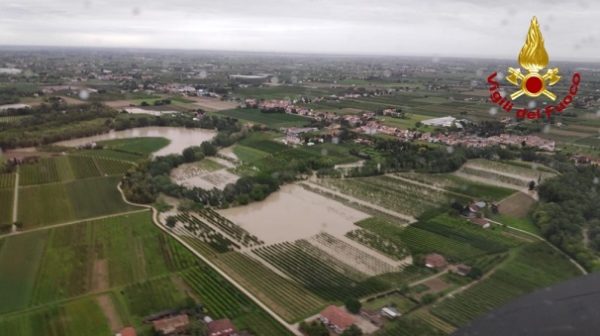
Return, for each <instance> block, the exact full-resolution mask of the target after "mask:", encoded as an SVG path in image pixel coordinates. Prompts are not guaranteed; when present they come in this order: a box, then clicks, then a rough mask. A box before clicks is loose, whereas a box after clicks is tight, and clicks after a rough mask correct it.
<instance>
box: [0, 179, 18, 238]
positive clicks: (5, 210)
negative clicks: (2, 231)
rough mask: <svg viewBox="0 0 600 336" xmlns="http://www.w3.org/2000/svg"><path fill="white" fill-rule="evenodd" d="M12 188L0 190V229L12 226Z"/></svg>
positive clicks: (13, 191)
mask: <svg viewBox="0 0 600 336" xmlns="http://www.w3.org/2000/svg"><path fill="white" fill-rule="evenodd" d="M14 193H15V190H14V188H0V228H1V227H2V226H3V225H9V224H12V219H13V218H12V212H13V198H14Z"/></svg>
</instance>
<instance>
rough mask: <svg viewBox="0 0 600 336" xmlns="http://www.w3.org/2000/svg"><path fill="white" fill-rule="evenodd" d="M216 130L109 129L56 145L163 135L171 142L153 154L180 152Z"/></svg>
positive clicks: (163, 128)
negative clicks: (107, 131)
mask: <svg viewBox="0 0 600 336" xmlns="http://www.w3.org/2000/svg"><path fill="white" fill-rule="evenodd" d="M216 134H217V132H216V131H213V130H207V129H201V128H184V127H154V126H153V127H139V128H132V129H128V130H123V131H111V132H109V133H104V134H99V135H94V136H89V137H85V138H77V139H71V140H65V141H60V142H57V143H56V145H59V146H68V147H77V146H83V145H86V144H89V143H92V142H98V141H102V140H112V139H125V138H137V137H163V138H166V139H169V140H170V141H171V142H170V143H169V144H168V145H167V146H166V147H164V148H162V149H161V150H159V151H157V152H156V153H154V156H162V155H169V154H180V153H181V152H182V151H183V150H184V149H185V148H186V147H190V146H198V145H200V144H201V143H202V142H204V141H207V140H210V139H212V138H214V137H215V135H216Z"/></svg>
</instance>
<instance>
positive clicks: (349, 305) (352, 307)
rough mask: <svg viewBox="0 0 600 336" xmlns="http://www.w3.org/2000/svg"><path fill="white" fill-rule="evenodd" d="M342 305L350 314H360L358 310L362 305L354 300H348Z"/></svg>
mask: <svg viewBox="0 0 600 336" xmlns="http://www.w3.org/2000/svg"><path fill="white" fill-rule="evenodd" d="M344 305H345V306H346V309H348V311H349V312H351V313H352V314H358V313H359V312H360V308H361V307H362V304H361V303H360V301H358V300H357V299H356V298H349V299H348V300H346V302H345V303H344Z"/></svg>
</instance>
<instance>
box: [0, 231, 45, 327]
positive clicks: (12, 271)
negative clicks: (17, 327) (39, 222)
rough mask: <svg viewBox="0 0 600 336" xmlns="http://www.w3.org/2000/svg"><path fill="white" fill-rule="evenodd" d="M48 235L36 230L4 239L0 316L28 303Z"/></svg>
mask: <svg viewBox="0 0 600 336" xmlns="http://www.w3.org/2000/svg"><path fill="white" fill-rule="evenodd" d="M47 236H48V232H46V231H39V232H34V233H30V234H27V235H20V236H15V237H11V238H5V239H3V241H4V242H3V243H2V245H0V274H1V276H0V313H2V312H7V311H12V310H16V309H19V308H23V307H25V306H26V305H27V304H28V303H29V299H30V297H31V294H32V290H33V283H34V281H35V275H36V271H37V265H38V263H39V261H40V259H41V257H42V254H43V251H44V245H45V241H46V238H47ZM0 334H1V333H0Z"/></svg>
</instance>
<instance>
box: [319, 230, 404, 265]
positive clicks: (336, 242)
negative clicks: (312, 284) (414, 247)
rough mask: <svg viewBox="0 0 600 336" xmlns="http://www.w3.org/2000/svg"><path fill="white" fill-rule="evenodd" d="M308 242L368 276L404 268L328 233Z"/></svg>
mask: <svg viewBox="0 0 600 336" xmlns="http://www.w3.org/2000/svg"><path fill="white" fill-rule="evenodd" d="M309 242H310V243H311V244H313V245H315V246H316V247H318V248H319V249H321V250H323V251H325V252H327V253H328V254H330V255H332V256H333V257H335V258H336V259H338V260H339V261H341V262H343V263H345V264H347V265H348V266H350V267H352V268H355V269H357V270H359V271H361V272H363V273H365V274H368V275H378V274H382V273H389V272H395V271H399V270H400V269H401V268H402V267H403V266H404V264H403V263H398V262H394V261H393V260H390V259H388V258H386V257H384V256H380V255H378V254H377V253H368V252H366V251H365V250H363V249H359V248H357V247H355V246H353V245H350V244H349V243H347V242H345V241H343V240H341V239H339V238H336V237H334V236H332V235H330V234H328V233H324V232H323V233H320V234H318V235H315V236H313V237H311V238H310V239H309ZM366 250H368V249H366ZM411 262H412V260H407V263H409V264H410V263H411Z"/></svg>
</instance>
